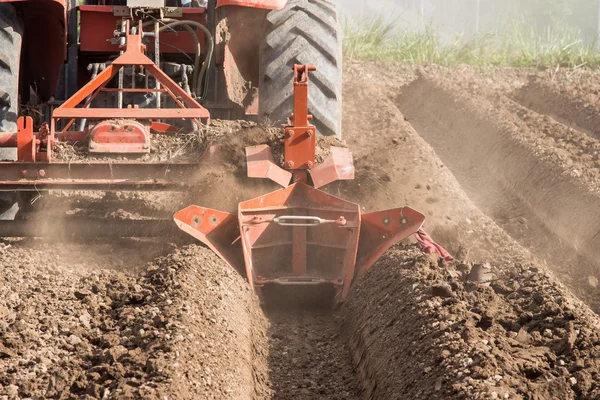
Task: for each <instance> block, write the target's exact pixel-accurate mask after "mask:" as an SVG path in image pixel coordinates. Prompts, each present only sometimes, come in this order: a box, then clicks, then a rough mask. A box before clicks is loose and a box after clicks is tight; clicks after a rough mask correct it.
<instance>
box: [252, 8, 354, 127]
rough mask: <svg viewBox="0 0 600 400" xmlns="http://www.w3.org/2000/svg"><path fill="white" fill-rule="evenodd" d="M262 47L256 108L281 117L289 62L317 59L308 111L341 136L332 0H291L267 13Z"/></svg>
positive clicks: (286, 110)
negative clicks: (257, 106) (279, 8)
mask: <svg viewBox="0 0 600 400" xmlns="http://www.w3.org/2000/svg"><path fill="white" fill-rule="evenodd" d="M265 30H266V32H265V42H264V47H263V48H262V52H261V70H260V82H259V90H260V99H259V114H260V116H261V118H262V119H263V120H267V121H269V122H271V123H275V124H281V123H285V122H286V121H287V119H288V118H289V116H290V114H291V113H292V110H293V85H292V78H293V71H292V66H293V65H294V64H312V65H316V67H317V71H316V72H313V73H312V74H311V75H310V87H309V105H308V109H309V110H308V111H309V113H310V114H312V115H313V120H312V124H313V125H315V126H316V128H317V133H318V134H319V135H323V136H336V137H338V138H340V139H341V136H342V31H341V27H340V23H339V20H338V10H337V7H336V4H335V2H334V1H329V0H290V1H289V2H288V4H287V6H286V7H285V8H284V9H282V10H278V11H271V12H269V13H268V14H267V21H266V27H265Z"/></svg>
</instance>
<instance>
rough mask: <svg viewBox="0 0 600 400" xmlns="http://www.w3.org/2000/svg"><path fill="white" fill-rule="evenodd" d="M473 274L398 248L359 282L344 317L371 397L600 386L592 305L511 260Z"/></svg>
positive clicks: (599, 389) (587, 393) (568, 394)
mask: <svg viewBox="0 0 600 400" xmlns="http://www.w3.org/2000/svg"><path fill="white" fill-rule="evenodd" d="M478 267H479V266H478ZM474 268H476V267H474ZM471 272H472V269H471V266H470V265H466V264H461V263H459V262H455V263H453V264H452V265H449V266H445V265H443V264H442V263H438V260H436V259H435V257H431V256H426V255H423V253H422V252H421V250H420V249H417V248H415V247H409V248H401V247H397V248H396V249H394V250H391V251H389V252H388V253H387V254H386V255H384V256H383V257H382V258H381V259H380V260H379V261H378V263H377V264H376V265H375V266H374V268H373V269H372V270H371V271H369V272H368V273H367V274H366V275H365V276H364V277H363V278H362V279H360V280H359V281H358V283H357V284H356V286H355V287H354V289H353V292H352V294H351V295H350V296H349V298H348V302H347V303H346V304H345V305H344V309H343V314H344V315H345V320H344V324H343V325H344V332H345V335H347V337H348V340H349V341H350V343H351V347H352V349H353V356H354V360H355V364H356V366H357V370H358V372H359V374H360V377H361V379H360V382H361V383H362V389H363V394H364V397H365V398H376V399H392V398H412V399H450V398H453V399H464V398H475V399H517V398H531V399H567V398H596V397H597V396H598V395H599V394H600V384H599V378H600V377H599V376H598V352H600V346H599V344H600V333H599V332H598V330H597V328H596V325H593V324H590V323H589V322H595V323H597V319H595V318H594V317H591V315H590V312H589V310H585V309H581V308H580V307H578V305H577V304H575V303H573V302H572V301H571V300H570V299H569V296H568V295H567V296H565V294H564V290H563V289H562V288H561V287H560V285H557V284H556V282H552V280H551V279H549V278H548V276H547V275H544V274H543V273H541V271H540V269H539V268H538V267H536V266H534V265H531V264H515V265H511V266H510V269H507V272H506V273H497V274H496V276H495V277H494V279H493V281H492V282H491V285H490V282H483V283H482V282H473V279H472V274H471Z"/></svg>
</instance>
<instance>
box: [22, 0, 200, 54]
mask: <svg viewBox="0 0 600 400" xmlns="http://www.w3.org/2000/svg"><path fill="white" fill-rule="evenodd" d="M29 1H31V0H29ZM181 11H182V12H183V15H182V16H181V17H169V18H173V19H179V20H191V21H195V22H199V23H201V24H206V18H205V9H204V8H195V7H194V8H191V7H188V8H181ZM79 15H80V25H79V26H80V32H79V38H80V49H81V51H83V52H101V53H117V52H118V51H119V47H118V45H115V44H111V43H109V42H107V40H108V39H112V38H113V31H114V30H115V28H116V27H117V23H118V22H120V21H121V19H122V17H120V16H115V15H114V7H113V6H93V5H82V6H79ZM144 29H145V30H146V31H152V30H153V27H152V26H149V27H144ZM175 29H177V28H175ZM193 29H196V28H193ZM196 34H197V35H198V39H199V40H200V43H204V42H205V38H204V33H203V32H202V31H201V30H199V29H198V30H196ZM160 41H161V43H164V44H165V45H164V46H161V52H162V53H179V50H178V49H181V50H183V51H184V52H185V53H188V54H194V53H195V52H196V42H195V41H194V38H193V37H192V36H191V35H190V34H189V33H188V32H187V31H185V30H181V31H179V30H176V31H175V32H172V31H169V30H165V31H163V32H161V34H160ZM169 45H171V46H176V47H177V48H178V49H176V48H173V47H171V46H169ZM148 51H150V52H153V51H154V43H150V44H149V45H148Z"/></svg>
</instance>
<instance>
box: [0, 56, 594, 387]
mask: <svg viewBox="0 0 600 400" xmlns="http://www.w3.org/2000/svg"><path fill="white" fill-rule="evenodd" d="M574 81H575V83H573V82H574ZM598 83H600V78H598V77H597V76H595V75H594V74H593V73H591V72H581V70H574V71H559V72H558V73H554V72H550V71H533V70H513V69H497V68H492V69H475V68H469V67H458V68H456V69H446V68H441V67H437V66H423V67H416V68H414V67H411V66H403V65H397V66H395V65H377V64H360V63H350V64H349V65H347V67H346V71H345V88H344V97H345V100H344V101H345V105H344V130H345V142H343V143H339V142H337V141H331V140H321V141H320V142H319V148H318V158H319V160H322V159H323V158H324V157H325V156H326V155H327V148H328V147H329V146H330V145H336V146H348V147H349V148H350V149H351V150H352V151H353V153H354V159H355V164H356V175H357V179H356V180H354V181H351V182H338V183H335V184H331V185H329V186H328V187H327V188H326V190H327V191H329V192H331V193H333V194H335V195H339V196H341V197H343V198H345V199H348V200H351V201H356V202H358V203H360V204H361V206H362V207H363V210H365V211H367V210H368V211H374V210H381V209H385V208H392V207H399V206H402V205H409V206H411V207H414V208H416V209H418V210H419V211H421V212H423V213H424V214H425V215H426V217H427V221H426V224H425V227H426V229H427V231H428V232H429V233H430V234H432V236H433V237H434V239H436V240H438V241H439V242H440V243H441V244H443V245H444V246H445V247H447V248H448V249H449V250H450V251H451V252H452V253H453V254H455V255H456V256H457V259H458V260H459V261H457V262H455V263H453V264H451V265H444V264H442V263H440V262H439V260H437V258H436V257H433V256H431V255H425V254H423V253H422V252H421V251H420V250H419V249H417V248H415V247H412V246H408V247H401V246H399V247H396V248H394V249H393V250H391V251H390V252H388V253H387V254H386V255H384V257H382V259H381V260H380V261H379V262H378V263H377V264H376V265H375V266H374V267H373V268H372V270H371V271H369V272H368V273H367V274H366V275H365V276H363V277H360V278H358V279H357V281H356V284H355V286H354V288H353V289H352V291H351V293H350V295H349V297H348V299H347V303H346V304H345V305H343V306H342V307H341V309H340V310H339V311H336V312H333V311H328V312H325V311H323V310H312V309H311V310H285V309H283V308H281V309H275V310H273V308H272V307H269V309H267V310H266V312H264V311H263V310H261V309H260V307H259V305H258V301H257V299H256V297H255V296H254V295H253V294H252V293H251V291H250V289H249V287H248V285H247V284H246V283H245V282H244V279H243V278H242V277H241V276H240V275H239V274H238V273H237V272H235V271H233V270H232V269H231V268H230V267H228V266H227V265H226V264H225V263H223V262H222V261H221V260H220V259H219V258H218V257H217V256H216V255H214V254H213V253H212V252H211V251H209V250H208V249H206V248H204V247H201V246H199V245H191V246H183V243H182V242H181V241H180V240H179V238H175V237H172V238H163V239H161V240H157V241H152V240H143V241H142V240H128V241H127V240H114V241H110V242H107V241H105V242H100V241H92V242H90V243H60V242H58V243H57V241H52V242H49V243H46V242H43V241H39V240H10V241H4V242H2V244H0V246H2V247H1V248H0V261H1V263H0V265H1V267H0V268H1V270H2V274H0V277H1V278H0V396H4V397H5V398H10V399H12V398H15V399H16V398H27V397H31V398H99V399H108V398H119V399H120V398H150V399H151V398H161V399H163V398H165V397H166V398H181V399H197V398H202V399H203V398H215V399H243V398H257V399H263V398H279V399H292V398H294V399H296V398H298V399H315V398H323V399H329V398H339V399H347V398H349V399H352V398H373V399H380V398H381V399H388V398H390V399H395V398H414V399H429V398H456V399H459V398H460V399H461V398H492V399H493V398H507V399H517V398H537V399H554V398H561V399H562V398H565V399H567V398H596V397H598V396H600V393H599V390H600V389H599V388H598V384H597V382H598V381H599V379H598V378H599V377H598V375H597V374H598V372H597V370H598V367H599V366H598V365H597V362H596V361H595V360H596V359H597V358H598V356H599V354H598V352H599V351H600V338H599V337H598V334H597V327H598V319H597V317H596V315H594V314H593V313H592V312H591V311H590V309H589V308H588V306H587V305H586V304H584V303H582V302H581V301H580V300H579V299H581V300H583V301H585V302H586V303H587V304H588V305H590V306H592V307H594V308H595V309H596V310H598V307H599V306H598V302H597V294H598V292H597V291H598V290H600V289H599V288H598V278H597V274H598V273H597V271H598V265H597V263H598V260H599V259H600V258H598V256H599V253H598V249H599V248H600V246H598V243H597V240H598V238H599V237H600V236H599V235H598V228H597V227H598V226H600V224H599V223H597V222H600V221H596V220H595V218H596V215H597V213H596V212H595V210H597V209H598V207H597V205H598V202H597V196H598V188H599V185H598V183H599V182H600V180H599V175H598V174H599V173H600V170H599V167H600V165H599V164H598V153H597V151H598V150H600V147H599V146H598V143H597V142H596V141H597V140H598V139H597V137H596V136H595V134H594V132H595V131H594V129H593V128H594V122H593V115H594V114H598V113H595V110H596V107H598V103H599V101H600V92H598V91H597V90H592V89H590V88H589V87H590V85H591V84H594V85H595V84H598ZM538 94H539V95H538ZM541 98H544V99H541ZM555 98H556V99H557V100H548V99H555ZM561 104H564V105H565V106H564V107H561ZM565 110H566V111H565ZM590 121H591V122H590ZM206 133H207V132H204V133H203V135H202V137H200V136H197V137H195V138H194V142H193V143H194V146H195V147H188V146H187V145H186V144H185V143H187V142H186V140H188V139H190V138H187V139H186V137H184V136H182V135H179V136H178V135H174V136H165V138H166V139H168V140H162V139H160V138H159V140H157V141H156V142H155V148H154V149H153V152H152V153H151V155H150V156H148V157H146V160H147V161H161V162H176V161H188V160H192V161H196V160H198V159H200V158H201V155H202V151H203V150H204V149H208V151H207V152H206V153H204V157H202V158H201V159H202V161H203V162H204V164H205V167H204V168H202V169H201V170H199V171H198V174H197V176H194V177H193V178H194V179H195V180H196V182H198V185H197V187H198V190H194V191H189V192H187V193H183V194H179V193H159V194H154V193H152V194H139V193H116V194H110V195H104V194H98V193H75V194H74V195H71V196H64V195H57V194H55V195H53V196H45V197H44V198H42V199H41V200H39V201H38V202H36V204H37V205H36V204H34V206H33V208H34V209H35V208H36V207H40V209H39V210H41V208H42V207H43V210H45V211H48V210H53V212H56V213H61V214H66V215H70V216H87V217H89V216H95V217H97V218H116V219H122V218H133V219H145V218H168V216H169V215H170V214H171V213H172V212H173V211H176V210H178V209H180V208H182V207H184V206H187V205H189V204H198V205H203V206H208V207H214V208H217V209H221V210H224V211H229V212H233V211H235V209H236V206H237V203H238V202H239V201H241V200H245V199H248V198H251V197H255V196H258V195H261V194H264V193H266V192H269V191H271V190H276V189H277V186H276V185H273V184H271V183H269V182H268V181H260V180H249V179H248V178H246V176H245V175H246V171H245V167H244V164H245V163H244V161H245V158H244V152H243V147H244V146H246V145H255V144H261V143H269V144H271V145H273V147H275V149H274V156H275V159H276V160H279V159H280V158H281V146H280V144H279V139H280V135H279V133H278V130H277V129H272V128H264V127H260V126H257V125H255V124H251V123H245V122H219V121H215V124H214V126H213V127H212V128H211V131H210V132H208V134H207V135H206ZM161 138H162V136H161ZM206 138H208V139H209V140H206ZM163 139H164V138H163ZM171 140H172V142H171ZM182 149H183V150H182ZM180 150H181V151H180ZM188 150H189V152H188ZM80 151H81V149H78V148H74V149H70V148H67V149H65V151H64V152H63V153H61V154H63V155H64V156H65V157H64V159H65V160H71V161H81V160H82V159H81V158H78V157H80V156H81V154H80V153H79V152H80ZM116 161H121V160H116ZM123 161H124V160H123ZM112 207H114V208H116V209H117V210H115V211H111V208H112ZM46 214H48V212H46ZM48 217H49V215H46V219H45V220H44V223H48V224H51V223H52V218H48ZM170 242H172V243H170ZM485 262H488V263H489V266H490V267H491V270H492V273H493V274H492V275H491V276H492V278H491V279H492V280H491V282H479V281H478V282H474V281H473V274H472V273H470V272H471V271H472V270H474V269H477V268H480V266H481V265H484V264H483V263H485ZM485 265H486V266H487V264H485ZM555 276H556V277H555ZM561 282H562V283H564V284H566V286H568V289H567V288H566V287H565V286H563V284H562V283H561ZM571 292H573V293H575V294H577V296H578V297H579V299H577V298H575V297H574V296H573V295H572V294H571Z"/></svg>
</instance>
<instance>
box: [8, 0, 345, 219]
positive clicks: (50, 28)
mask: <svg viewBox="0 0 600 400" xmlns="http://www.w3.org/2000/svg"><path fill="white" fill-rule="evenodd" d="M126 26H129V29H130V30H131V31H130V32H126ZM136 30H139V32H137V34H138V35H137V36H139V38H140V43H139V44H140V46H143V47H144V49H143V51H142V50H141V49H139V48H138V49H136V51H137V52H138V53H139V54H142V53H146V54H147V56H148V58H149V59H150V60H151V61H152V62H153V63H154V65H155V67H156V68H157V69H159V70H160V72H162V73H164V75H166V77H161V78H160V79H157V78H156V77H155V76H154V75H152V74H150V73H148V71H149V68H150V67H152V66H150V65H148V66H146V67H145V66H142V65H140V64H137V65H135V63H130V64H124V65H122V67H121V68H119V71H118V72H116V73H115V74H114V76H111V77H110V79H108V80H106V81H103V83H102V84H101V87H99V88H97V89H99V91H100V92H99V93H92V92H89V93H87V94H86V95H85V96H84V97H83V98H77V100H78V101H77V104H78V107H79V108H85V109H86V110H87V111H78V112H79V113H80V114H77V111H74V112H75V114H77V115H76V116H77V117H78V118H70V117H69V119H65V118H62V120H60V119H59V118H53V116H54V117H55V116H56V115H58V114H60V113H61V112H63V114H62V115H65V114H64V109H65V108H71V109H72V108H74V106H73V104H75V102H74V98H76V97H77V93H78V92H79V91H80V90H81V89H82V88H84V87H86V85H87V86H89V85H90V84H93V82H99V81H100V79H97V78H98V77H99V76H101V75H102V74H105V75H106V71H107V70H108V69H111V68H112V67H114V65H113V63H114V61H115V60H116V59H117V58H119V56H120V55H122V54H124V53H125V50H126V49H125V46H126V45H127V43H126V40H127V39H126V36H127V35H130V33H136ZM137 36H134V35H131V36H130V37H132V38H134V37H137ZM136 40H137V39H136ZM129 45H130V46H129V48H130V53H129V54H132V53H131V51H132V50H131V49H132V48H133V46H132V45H131V43H129ZM341 58H342V55H341V32H340V25H339V22H338V12H337V9H336V6H335V3H334V2H332V1H328V0H310V1H308V0H291V1H286V0H217V1H214V0H166V2H165V0H85V1H83V2H81V1H76V0H0V176H2V178H1V179H2V181H0V220H12V219H14V218H15V217H16V216H17V214H18V211H19V208H20V207H22V206H23V205H24V203H25V202H26V201H27V199H29V196H28V195H27V193H28V192H32V191H38V190H40V189H51V188H56V189H61V188H63V187H64V186H71V187H73V186H78V187H79V188H82V189H83V188H88V189H96V188H98V189H101V187H102V186H107V180H109V179H111V178H109V177H107V176H105V175H106V174H102V173H101V172H98V171H95V172H94V174H95V175H94V179H91V175H90V173H89V171H84V170H85V169H86V168H85V167H80V168H81V169H82V171H80V173H79V174H74V173H67V171H65V170H64V168H65V167H64V166H60V165H50V164H56V163H53V161H55V160H54V159H53V158H52V146H53V141H56V140H78V139H82V138H84V139H87V138H89V141H90V152H92V153H94V152H95V153H104V154H110V153H112V154H120V153H121V154H122V153H128V154H131V153H140V152H144V151H149V148H150V143H149V142H150V141H151V139H152V138H151V135H150V133H149V132H150V131H151V129H150V127H152V128H156V129H160V128H161V127H163V128H164V127H166V126H169V125H168V124H164V123H165V122H172V123H173V124H174V125H176V126H177V125H180V126H181V125H182V124H183V125H186V124H187V127H189V128H193V127H194V124H193V119H192V118H186V119H182V118H180V117H181V115H180V114H179V115H175V114H173V113H170V112H169V111H173V112H175V111H174V110H175V108H179V105H178V104H177V103H178V101H179V100H178V99H181V98H182V97H185V98H186V100H187V101H188V105H189V104H192V102H193V103H194V107H201V108H202V109H203V110H205V111H203V114H202V119H204V121H202V122H201V123H206V122H208V116H209V115H210V116H211V117H212V118H221V119H249V120H253V119H260V120H266V121H269V122H271V123H284V122H286V121H287V118H288V117H289V115H290V113H291V111H292V91H291V89H290V85H289V82H290V81H291V79H292V66H293V65H294V64H307V63H316V64H318V65H319V72H318V73H317V74H316V75H315V77H314V80H315V81H316V82H318V85H316V86H315V87H314V88H313V91H312V94H311V98H310V104H309V107H310V111H311V113H312V114H313V115H314V119H313V124H314V125H315V126H316V127H317V130H318V132H319V134H321V135H328V136H336V137H340V135H341V76H342V70H341ZM113 70H116V68H113ZM161 75H163V74H161ZM105 77H106V76H105ZM167 77H168V78H167ZM161 79H167V80H168V81H169V83H167V86H169V85H170V82H174V84H175V85H176V86H178V87H179V88H181V90H182V91H184V92H185V94H183V96H180V94H179V93H178V94H175V95H174V96H171V95H170V94H172V91H171V89H169V88H168V87H165V84H164V82H161ZM177 91H178V90H177ZM92 96H93V98H92ZM69 100H70V102H69ZM70 103H73V104H71V106H70V107H69V104H70ZM79 103H81V104H79ZM31 108H33V109H34V110H35V111H36V115H35V117H36V118H32V119H31V120H30V119H28V118H27V117H23V118H22V120H21V122H20V123H18V119H19V117H20V116H23V114H26V112H24V111H26V110H28V109H31ZM128 108H130V109H131V110H137V111H135V112H134V111H127V109H128ZM100 109H105V110H107V111H106V112H104V113H102V112H101V111H97V110H100ZM94 110H96V112H94ZM108 110H111V111H108ZM156 110H163V111H161V112H163V113H165V115H164V117H165V118H160V117H159V116H158V114H157V113H156V112H155V111H156ZM144 112H145V113H146V115H147V116H150V117H152V118H146V117H141V118H144V119H143V123H142V124H140V123H130V124H129V123H128V124H127V125H125V126H123V125H119V124H120V122H118V121H116V120H118V119H120V118H121V117H123V116H125V118H127V119H133V120H139V119H140V116H141V115H142V114H143V113H144ZM101 114H102V115H101ZM126 115H128V116H126ZM198 116H199V115H196V117H198ZM169 117H171V118H169ZM197 120H198V121H199V120H200V118H197ZM29 121H31V122H32V123H31V124H29ZM67 121H69V122H68V123H67ZM115 121H116V122H115ZM190 124H191V125H190ZM30 125H32V126H30ZM66 125H67V126H68V128H67V129H64V127H65V126H66ZM124 127H126V128H127V129H133V131H131V132H128V133H127V139H123V137H122V136H123V134H124V133H125V132H124ZM59 128H60V129H59ZM165 129H166V128H165ZM20 130H28V131H31V132H33V131H36V132H37V131H39V133H35V134H33V133H32V134H29V135H26V136H27V139H23V137H25V136H23V135H21V138H20V140H19V141H20V142H19V143H17V135H16V133H17V132H18V131H20ZM111 130H112V131H111ZM59 131H60V132H59ZM24 140H25V141H26V142H27V145H24V144H23V143H24V142H23V141H24ZM124 140H126V141H127V143H124V142H123V141H124ZM36 141H37V143H36ZM94 147H95V148H94ZM25 148H26V149H25ZM32 162H35V163H39V162H42V163H48V164H49V165H47V168H37V166H36V165H34V164H31V163H32ZM23 163H30V164H23ZM151 168H155V169H160V166H154V167H151ZM98 169H102V168H96V170H98ZM173 169H177V167H173ZM140 170H141V172H143V171H144V170H145V168H144V166H140V165H138V166H134V165H132V166H131V168H130V171H132V172H131V173H124V174H122V175H123V176H121V178H122V179H131V178H132V176H133V177H137V180H138V181H143V180H145V179H149V178H150V176H142V177H140V176H139V175H145V174H144V173H141V172H140ZM40 171H42V174H40ZM71 172H72V171H71ZM45 173H48V174H49V175H45ZM42 175H43V176H42ZM34 177H35V178H36V179H34ZM23 178H25V179H26V180H27V182H23ZM42 178H50V179H54V180H55V182H54V184H53V182H52V181H50V180H49V179H42ZM40 180H43V181H44V182H40ZM67 180H71V181H72V182H71V183H70V185H69V184H67V183H66V181H67ZM176 180H177V173H174V174H173V176H172V181H176ZM17 181H21V182H20V183H18V182H17ZM61 182H62V183H61ZM138 183H139V182H138ZM109 186H110V185H109ZM113 186H114V185H113ZM130 186H131V185H130ZM134 186H135V185H134ZM139 186H140V185H138V187H139ZM148 186H149V185H146V187H148Z"/></svg>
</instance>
